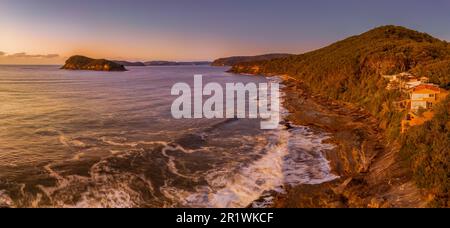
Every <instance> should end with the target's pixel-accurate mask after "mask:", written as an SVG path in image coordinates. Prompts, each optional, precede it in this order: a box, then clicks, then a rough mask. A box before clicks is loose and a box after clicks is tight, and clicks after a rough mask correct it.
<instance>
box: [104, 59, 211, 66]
mask: <svg viewBox="0 0 450 228" xmlns="http://www.w3.org/2000/svg"><path fill="white" fill-rule="evenodd" d="M113 62H115V63H117V64H120V65H123V66H206V65H210V64H211V62H209V61H193V62H175V61H162V60H158V61H147V62H129V61H122V60H114V61H113Z"/></svg>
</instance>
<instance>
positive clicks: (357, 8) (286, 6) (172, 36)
mask: <svg viewBox="0 0 450 228" xmlns="http://www.w3.org/2000/svg"><path fill="white" fill-rule="evenodd" d="M431 5H432V6H431ZM449 8H450V2H448V1H443V0H442V1H434V2H433V4H429V3H428V2H426V1H418V0H415V1H406V0H400V1H395V2H391V1H385V0H382V1H377V2H360V1H355V0H346V1H339V2H336V1H329V0H320V1H314V2H299V1H289V0H286V1H281V2H280V1H269V0H263V1H258V2H251V1H246V2H237V1H234V0H232V1H227V2H211V1H204V0H196V1H194V0H188V1H182V2H181V1H142V0H131V1H126V2H124V1H118V0H113V1H104V0H99V1H95V2H91V1H87V0H81V1H77V2H69V1H55V0H42V1H31V0H20V1H17V0H16V1H13V0H1V1H0V26H1V27H2V29H3V31H2V36H1V37H0V64H52V65H53V64H55V65H60V64H62V63H64V61H65V59H66V58H68V57H69V56H71V55H75V54H79V55H86V56H89V57H93V58H107V59H113V60H128V61H152V60H167V61H212V60H214V59H216V58H220V57H227V56H236V55H239V56H246V55H259V54H267V53H292V54H300V53H304V52H307V51H311V50H315V49H318V48H321V47H324V46H326V45H328V44H331V43H333V42H335V41H337V40H341V39H344V38H346V37H348V36H352V35H356V34H360V33H363V32H365V31H368V30H370V29H372V28H374V27H378V26H382V25H390V24H393V25H399V26H404V27H408V28H411V29H414V30H418V31H421V32H426V33H429V34H431V35H433V36H435V37H437V38H439V39H443V40H450V32H449V31H446V30H447V29H446V26H447V25H446V22H447V21H449V20H450V15H449V14H448V13H447V12H448V9H449ZM369 9H370V10H369Z"/></svg>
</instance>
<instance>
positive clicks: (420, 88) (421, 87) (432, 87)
mask: <svg viewBox="0 0 450 228" xmlns="http://www.w3.org/2000/svg"><path fill="white" fill-rule="evenodd" d="M423 90H429V91H432V92H436V93H439V92H441V89H439V87H437V86H435V85H431V84H422V85H418V86H416V87H414V88H413V90H412V92H413V93H415V92H421V91H423Z"/></svg>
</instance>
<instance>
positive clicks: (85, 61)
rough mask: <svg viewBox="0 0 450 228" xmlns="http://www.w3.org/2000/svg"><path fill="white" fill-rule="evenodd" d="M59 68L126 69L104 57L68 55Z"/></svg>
mask: <svg viewBox="0 0 450 228" xmlns="http://www.w3.org/2000/svg"><path fill="white" fill-rule="evenodd" d="M61 69H65V70H92V71H126V70H127V69H125V67H124V66H123V65H121V64H118V63H115V62H113V61H109V60H106V59H91V58H88V57H85V56H80V55H76V56H72V57H70V58H69V59H68V60H67V61H66V63H65V64H64V66H63V67H62V68H61Z"/></svg>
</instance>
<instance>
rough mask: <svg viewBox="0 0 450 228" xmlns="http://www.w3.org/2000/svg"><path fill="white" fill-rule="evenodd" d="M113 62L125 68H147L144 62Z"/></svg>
mask: <svg viewBox="0 0 450 228" xmlns="http://www.w3.org/2000/svg"><path fill="white" fill-rule="evenodd" d="M113 62H115V63H117V64H120V65H123V66H145V64H144V63H143V62H129V61H120V60H114V61H113Z"/></svg>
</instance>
